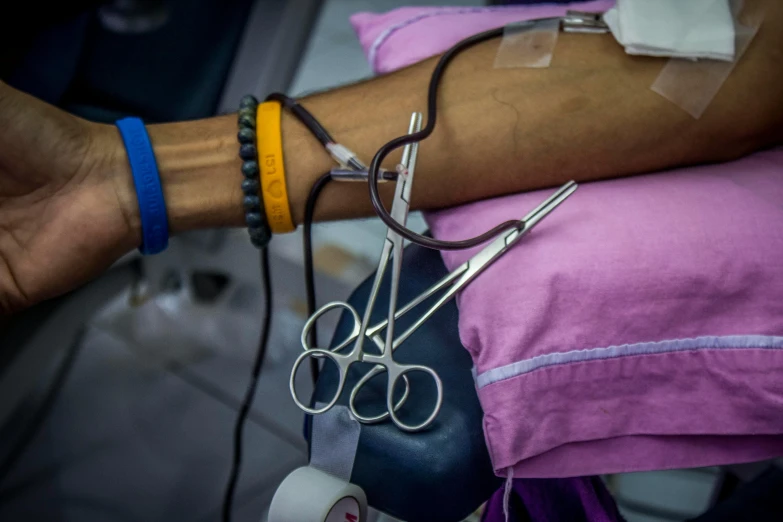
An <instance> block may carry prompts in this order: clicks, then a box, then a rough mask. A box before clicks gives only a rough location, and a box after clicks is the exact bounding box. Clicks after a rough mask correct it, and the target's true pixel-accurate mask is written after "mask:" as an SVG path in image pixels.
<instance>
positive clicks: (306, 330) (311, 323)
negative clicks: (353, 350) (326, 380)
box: [299, 301, 362, 359]
mask: <svg viewBox="0 0 783 522" xmlns="http://www.w3.org/2000/svg"><path fill="white" fill-rule="evenodd" d="M335 308H344V309H346V310H348V311H349V312H350V313H351V315H352V316H353V331H351V333H350V334H349V335H348V337H346V338H345V339H344V340H343V341H342V342H341V343H340V344H338V345H337V346H335V347H333V348H331V349H330V350H329V351H332V352H339V351H340V350H342V349H343V348H345V347H346V346H348V345H349V344H351V343H352V342H353V341H354V340H355V339H356V338H357V337H359V330H360V329H361V325H362V320H361V318H360V317H359V313H358V312H357V311H356V309H355V308H354V307H353V306H351V305H350V304H348V303H345V302H343V301H332V302H331V303H326V304H325V305H323V306H322V307H321V308H319V309H318V310H316V311H315V313H313V315H311V316H310V317H309V318H308V319H307V322H305V324H304V327H303V328H302V335H301V336H300V337H299V341H300V342H301V343H302V348H303V349H304V350H305V351H306V352H307V351H313V350H316V349H320V348H318V347H317V346H310V344H309V343H308V339H307V338H308V337H310V330H312V329H313V328H315V322H316V321H317V320H318V319H319V318H320V317H321V316H322V315H324V314H326V313H327V312H329V311H331V310H334V309H335ZM320 357H321V356H317V357H316V358H317V359H320Z"/></svg>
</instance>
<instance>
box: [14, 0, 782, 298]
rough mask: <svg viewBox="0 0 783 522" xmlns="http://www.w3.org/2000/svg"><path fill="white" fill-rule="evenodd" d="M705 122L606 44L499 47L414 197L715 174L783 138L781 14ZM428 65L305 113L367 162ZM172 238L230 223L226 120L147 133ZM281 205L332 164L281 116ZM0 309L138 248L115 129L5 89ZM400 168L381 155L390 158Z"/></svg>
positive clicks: (412, 105) (465, 78) (452, 108)
mask: <svg viewBox="0 0 783 522" xmlns="http://www.w3.org/2000/svg"><path fill="white" fill-rule="evenodd" d="M770 6H771V7H770V9H769V11H768V13H767V18H766V22H765V24H764V26H763V27H762V28H761V30H760V31H759V34H758V35H757V37H756V39H755V41H754V42H753V44H752V45H751V47H750V49H748V51H747V52H746V54H745V56H744V58H743V59H742V61H741V62H740V63H739V64H738V65H737V67H736V68H735V70H734V72H733V73H732V75H731V76H730V77H729V79H728V80H727V82H726V83H725V84H724V86H723V88H722V89H721V91H720V92H719V93H718V95H717V97H716V98H715V100H714V101H713V102H712V104H711V106H710V107H709V108H708V110H707V112H706V113H705V114H704V116H703V117H702V118H701V119H699V120H694V119H692V118H691V117H690V116H688V115H687V114H686V113H684V112H683V111H682V110H680V109H679V108H678V107H676V106H674V105H672V104H671V103H669V102H668V101H666V100H664V99H663V98H661V97H660V96H658V95H657V94H655V93H653V92H652V91H650V89H649V86H650V84H651V83H652V81H653V79H654V78H655V76H656V75H657V74H658V72H659V71H660V68H661V67H662V64H663V61H661V60H653V59H640V58H630V57H628V56H626V55H625V54H624V53H623V52H622V50H621V49H620V48H619V46H617V45H616V43H614V41H613V40H612V39H611V37H609V36H587V35H568V34H564V35H561V38H560V40H559V42H558V47H557V52H556V56H555V61H554V63H553V66H552V67H551V68H549V69H544V70H535V69H493V68H492V62H493V59H494V55H495V52H496V49H497V45H498V42H497V41H491V42H487V43H485V44H482V45H479V46H477V47H475V48H473V49H470V50H468V51H466V52H465V53H464V54H462V55H460V56H459V57H457V58H456V60H455V61H454V62H453V63H452V65H450V66H449V69H448V70H447V72H446V74H445V77H444V81H443V84H442V88H441V90H440V98H439V116H438V118H439V119H438V125H437V127H436V128H435V132H434V134H433V135H432V137H431V138H430V139H429V140H427V141H425V142H424V143H423V144H422V146H421V154H420V159H419V163H418V170H419V173H420V174H419V176H418V180H417V187H416V191H415V194H414V205H415V206H416V207H418V208H438V207H445V206H449V205H455V204H458V203H463V202H467V201H471V200H475V199H480V198H485V197H489V196H494V195H499V194H504V193H511V192H517V191H523V190H530V189H534V188H540V187H545V186H551V185H554V184H558V183H561V182H563V181H565V180H567V179H572V178H573V179H577V180H594V179H603V178H609V177H616V176H624V175H630V174H635V173H640V172H648V171H652V170H657V169H662V168H666V167H671V166H676V165H684V164H693V163H703V162H711V161H724V160H728V159H731V158H736V157H738V156H741V155H743V154H746V153H748V152H751V151H753V150H756V149H758V148H761V147H764V146H767V145H770V144H773V143H777V142H779V141H780V139H781V122H783V96H781V94H780V87H779V86H780V84H781V82H783V70H781V68H780V67H779V63H780V61H781V55H783V35H781V34H780V32H779V31H777V28H778V27H780V24H781V22H783V5H781V4H780V3H779V2H771V3H770ZM433 66H434V59H433V60H427V61H425V62H422V63H420V64H417V65H414V66H412V67H409V68H407V69H405V70H403V71H400V72H398V73H395V74H390V75H387V76H384V77H381V78H377V79H374V80H371V81H369V82H366V83H361V84H357V85H353V86H349V87H345V88H342V89H339V90H335V91H332V92H328V93H323V94H320V95H316V96H313V97H310V98H307V99H305V100H304V101H303V104H304V105H305V106H307V107H308V108H309V109H310V110H311V111H312V112H313V113H314V114H315V115H316V116H317V117H318V118H319V119H320V120H321V121H322V122H323V123H324V125H325V126H326V127H327V128H328V129H329V130H330V131H331V132H332V134H333V135H334V136H335V138H336V139H337V140H339V141H340V142H343V143H345V144H346V145H348V146H350V147H351V148H352V149H353V150H355V151H356V152H358V153H359V154H360V155H361V157H362V158H363V159H365V161H369V159H370V158H371V156H372V154H373V153H374V151H375V149H376V148H377V147H378V146H379V145H380V144H382V143H384V142H385V141H387V140H388V139H390V138H392V137H395V136H397V135H399V134H401V133H402V132H401V129H405V128H406V124H407V121H408V118H409V115H410V112H411V111H413V110H423V109H424V108H425V98H424V97H425V92H426V85H427V82H428V81H429V77H430V72H431V70H432V68H433ZM149 133H150V136H151V139H152V142H153V146H154V148H155V151H156V156H157V159H158V163H159V167H160V169H161V176H162V182H163V186H164V192H165V195H166V201H167V207H168V213H169V220H170V226H171V229H172V232H174V233H176V232H181V231H184V230H190V229H196V228H205V227H217V226H241V225H242V224H243V223H242V220H243V212H242V208H241V193H240V188H239V183H240V177H241V176H240V173H239V159H238V158H237V150H238V145H237V143H236V139H235V134H236V120H235V116H234V115H227V116H221V117H216V118H211V119H207V120H201V121H194V122H182V123H172V124H165V125H151V126H150V127H149ZM283 142H284V148H285V159H286V172H287V179H288V185H289V195H290V198H291V208H292V211H293V215H294V219H295V221H296V222H301V219H302V215H303V209H304V202H305V199H306V197H307V193H308V192H309V189H310V186H311V184H312V183H313V181H314V180H315V179H316V178H317V177H318V176H319V175H320V174H321V173H323V172H324V171H326V170H327V169H328V168H329V167H330V165H331V161H330V159H329V158H328V156H327V155H326V153H325V152H324V151H323V149H322V148H321V147H320V145H318V144H317V142H316V141H315V140H314V139H313V138H311V137H310V136H309V134H307V132H306V131H305V130H304V128H303V127H301V126H300V125H299V124H298V122H296V121H294V120H293V119H292V118H291V117H290V116H288V115H286V116H285V117H284V120H283ZM0 150H2V151H3V153H2V154H0V310H10V309H12V308H18V307H21V306H24V305H27V304H31V303H33V302H36V301H39V300H41V299H44V298H47V297H50V296H52V295H56V294H58V293H62V292H64V291H67V290H69V289H71V288H73V287H74V286H76V285H77V284H79V283H81V282H83V281H86V280H88V279H89V278H90V277H93V276H94V275H95V274H97V273H98V272H99V271H100V270H101V269H102V268H104V267H106V266H108V265H109V264H111V262H113V261H114V260H115V259H117V258H118V257H119V256H120V255H121V254H122V253H123V252H125V251H128V250H130V249H132V248H134V247H135V246H137V245H138V244H139V242H140V237H141V235H140V231H139V222H138V208H137V205H136V199H135V193H134V190H133V185H132V181H131V178H130V174H129V168H128V165H127V159H126V157H125V152H124V148H123V146H122V143H121V140H120V137H119V134H118V133H117V131H116V130H115V129H114V128H113V127H111V126H105V125H95V124H89V123H87V122H84V121H82V120H78V119H76V118H73V117H70V116H68V115H65V114H64V113H62V112H60V111H58V110H56V109H54V108H52V107H49V106H46V105H44V104H42V103H40V102H38V101H37V100H34V99H32V98H30V97H28V96H25V95H23V94H21V93H18V92H16V91H13V90H12V89H10V88H9V87H7V86H4V85H2V84H0ZM394 159H395V158H392V160H394ZM369 212H370V204H369V198H368V196H367V188H366V186H362V185H356V184H331V186H330V187H329V188H327V190H326V191H325V193H324V194H323V196H322V198H321V202H320V203H319V210H318V215H317V217H318V218H319V219H341V218H351V217H357V216H362V215H368V214H369Z"/></svg>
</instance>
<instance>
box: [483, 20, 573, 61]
mask: <svg viewBox="0 0 783 522" xmlns="http://www.w3.org/2000/svg"><path fill="white" fill-rule="evenodd" d="M558 34H560V19H559V18H551V19H550V18H548V19H543V20H528V21H524V22H516V23H513V24H509V25H507V26H505V27H504V28H503V39H502V40H501V41H500V47H498V52H497V54H496V55H495V64H494V67H495V68H496V69H510V68H515V67H529V68H546V67H549V64H551V63H552V55H553V54H554V52H555V45H557V36H558Z"/></svg>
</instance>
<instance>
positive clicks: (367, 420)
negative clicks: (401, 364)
mask: <svg viewBox="0 0 783 522" xmlns="http://www.w3.org/2000/svg"><path fill="white" fill-rule="evenodd" d="M385 370H386V367H385V366H383V365H382V364H376V365H375V366H373V368H372V369H371V370H370V371H369V372H367V373H365V374H364V375H363V376H362V378H361V379H359V381H358V382H357V383H356V385H355V386H354V387H353V388H352V389H351V396H350V397H349V399H348V406H349V407H350V409H351V414H352V415H353V416H354V417H356V420H358V421H359V422H361V423H362V424H377V423H379V422H383V421H385V420H386V419H388V418H389V412H384V413H381V414H379V415H375V416H374V417H367V416H364V415H362V414H361V413H359V410H358V409H357V408H356V404H355V402H356V397H357V396H358V395H359V390H361V389H362V386H364V385H365V384H367V383H368V382H370V380H372V378H373V377H375V376H376V375H379V374H381V373H382V372H384V371H385ZM402 379H403V381H405V391H404V392H403V394H402V397H400V400H399V401H397V404H395V405H394V409H395V410H399V409H400V408H402V406H403V405H404V404H405V401H407V400H408V396H410V392H411V383H410V382H409V381H408V377H407V376H406V375H403V376H402Z"/></svg>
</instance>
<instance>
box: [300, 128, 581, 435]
mask: <svg viewBox="0 0 783 522" xmlns="http://www.w3.org/2000/svg"><path fill="white" fill-rule="evenodd" d="M420 125H421V115H418V114H415V113H414V117H413V118H412V120H411V129H410V131H409V133H413V132H416V129H417V128H419V127H420ZM417 145H418V144H417V143H414V144H410V145H407V146H406V148H405V149H404V150H403V161H402V163H401V166H400V167H398V171H399V172H400V175H399V176H398V179H397V188H396V190H395V198H394V203H393V205H392V211H391V214H392V216H393V217H394V219H395V220H397V221H398V222H400V223H402V224H404V222H405V219H406V218H407V214H408V206H409V205H408V201H409V199H410V198H409V196H410V189H411V185H412V179H413V172H414V167H415V161H416V155H417V152H418V150H417ZM576 188H577V184H576V183H574V182H573V181H571V182H568V183H566V184H565V185H563V186H562V187H560V189H559V190H558V191H557V192H555V193H554V194H553V195H552V196H550V197H549V198H548V199H547V200H546V201H544V202H543V203H541V204H540V205H539V206H538V207H536V208H535V209H534V210H533V211H531V212H530V213H529V214H528V215H527V216H525V217H524V219H523V221H524V226H523V227H521V228H519V229H515V230H511V231H508V232H506V233H504V234H502V235H501V236H498V237H497V238H495V239H494V240H493V241H492V242H491V243H489V245H487V246H486V247H484V248H483V249H482V250H481V251H480V252H479V253H477V254H476V255H474V256H473V257H472V258H470V259H469V260H468V261H466V262H464V263H463V264H462V265H460V266H459V267H457V268H456V269H455V270H454V271H452V272H451V273H449V274H448V275H446V276H445V277H443V278H442V279H441V280H440V281H438V282H437V283H435V284H434V285H432V286H431V287H430V288H429V289H427V290H425V291H424V292H423V293H421V294H420V295H419V296H418V297H416V298H415V299H413V300H412V301H411V302H409V303H408V304H406V305H405V306H403V307H402V308H401V309H399V310H396V302H397V289H398V285H399V278H400V271H401V267H402V243H403V241H402V237H400V236H399V235H398V234H397V233H396V232H394V231H393V230H391V229H389V231H388V232H387V236H386V241H385V243H384V249H383V252H382V254H381V260H380V263H379V267H378V271H377V272H376V274H375V280H374V282H373V286H372V289H371V292H370V297H369V299H368V304H367V309H366V310H365V314H364V317H363V319H362V320H361V321H360V320H359V314H358V313H357V311H356V310H355V309H354V308H353V307H352V306H351V305H350V304H348V303H344V302H332V303H328V304H326V305H324V306H323V307H321V308H320V309H319V310H318V311H316V312H315V313H314V314H313V316H312V317H310V318H309V319H308V321H307V322H306V323H305V326H304V328H303V329H302V336H301V342H302V347H303V348H304V349H305V351H304V353H302V354H301V355H300V356H299V357H298V358H297V359H296V362H295V363H294V367H293V369H292V371H291V378H290V381H289V388H290V391H291V395H292V396H293V399H294V401H295V402H296V404H297V406H299V408H301V409H302V410H303V411H305V412H306V413H310V414H320V413H324V412H326V411H328V410H329V409H330V408H332V407H333V406H334V405H335V404H336V403H337V400H338V399H339V397H340V395H341V394H342V391H343V389H344V387H345V381H346V378H347V375H348V369H349V367H350V366H351V365H352V364H353V363H355V362H369V363H375V366H374V367H373V368H372V369H371V370H370V371H369V372H367V373H366V374H365V375H364V376H362V377H361V378H360V379H359V381H358V382H357V383H356V385H355V386H354V387H353V389H352V390H351V394H350V399H349V409H350V411H351V414H352V415H353V416H354V417H356V418H357V420H359V421H360V422H363V423H375V422H380V421H383V420H385V419H387V418H389V417H390V418H391V419H392V421H393V422H394V424H395V425H396V426H397V427H398V428H400V429H402V430H404V431H409V432H415V431H419V430H422V429H424V428H426V427H428V426H429V425H430V424H431V423H432V422H433V421H434V420H435V418H436V417H437V415H438V413H439V412H440V407H441V405H442V401H443V384H442V382H441V380H440V378H439V377H438V375H437V373H436V372H435V371H434V370H432V369H431V368H429V367H426V366H421V365H403V364H399V363H397V362H395V361H394V359H393V353H394V351H396V350H397V348H398V347H399V346H400V345H401V344H402V343H403V342H405V341H406V340H407V339H408V338H409V337H410V336H411V335H412V334H413V333H414V332H415V331H416V330H417V329H418V328H419V327H420V326H421V325H422V324H424V323H425V322H426V321H427V320H428V319H429V318H430V317H432V315H433V314H434V313H435V312H436V311H437V310H439V309H440V308H441V307H442V306H443V305H444V304H445V303H447V302H448V301H449V300H450V299H451V298H452V297H454V296H455V295H456V293H457V292H458V291H459V290H461V289H462V288H464V287H465V286H466V285H467V284H469V283H470V282H471V281H473V280H474V279H475V278H476V277H477V276H478V275H479V274H480V273H481V272H482V271H483V270H484V269H486V268H487V267H488V266H489V265H490V264H491V263H492V262H493V261H495V260H496V259H497V258H498V257H500V256H501V255H502V254H503V253H505V252H506V251H507V250H508V249H509V248H511V247H512V246H513V245H514V244H515V243H516V242H517V241H519V240H520V239H522V237H524V236H525V235H526V234H527V233H528V232H530V231H531V230H532V229H533V228H534V227H535V226H536V225H537V224H538V223H539V222H540V221H541V220H542V219H543V218H544V217H546V216H547V215H548V214H549V213H550V212H552V211H553V210H554V209H555V208H557V207H558V206H559V205H560V204H561V203H562V202H563V201H565V200H566V199H567V198H568V197H569V196H570V195H571V194H573V193H574V191H575V190H576ZM392 254H393V256H394V265H393V266H392V279H391V292H390V293H391V296H390V303H389V305H390V306H389V313H388V317H387V319H385V320H383V321H381V322H379V323H377V324H375V325H373V326H369V321H370V314H371V313H372V309H373V305H374V303H375V299H376V297H377V294H378V290H379V288H380V284H381V280H382V277H383V273H384V272H385V268H386V265H387V263H388V260H389V257H390V255H392ZM443 290H445V292H444V293H443V294H442V295H441V296H440V297H439V298H438V299H437V300H436V301H435V303H434V304H433V305H432V306H430V307H429V308H428V309H427V310H426V311H425V312H424V313H423V314H422V315H421V316H420V317H418V318H417V319H416V321H415V322H414V323H413V324H412V325H411V326H409V327H408V328H407V329H406V330H405V331H404V332H403V333H402V334H400V336H399V337H397V338H396V339H395V338H394V321H395V320H396V319H398V318H400V317H402V316H403V315H405V314H406V313H408V312H409V311H411V310H412V309H413V308H415V307H417V306H418V305H419V304H421V303H423V302H424V301H426V300H428V299H429V298H430V297H433V296H434V295H436V294H437V293H438V292H440V291H443ZM335 308H344V309H346V310H347V311H348V312H350V313H351V315H352V316H353V320H354V328H353V330H352V332H351V334H350V335H349V336H348V337H347V338H346V339H344V340H343V341H342V342H340V343H339V344H338V345H337V346H335V347H334V348H332V349H331V350H327V349H322V348H316V347H311V346H309V345H308V342H307V339H308V337H309V333H310V330H311V329H312V328H313V327H314V325H315V323H316V321H317V319H318V318H319V317H320V316H322V315H323V314H325V313H327V312H328V311H330V310H333V309H335ZM384 329H386V336H385V341H384V340H382V339H381V337H380V332H381V331H382V330H384ZM365 337H369V338H370V339H371V340H372V341H373V342H374V343H375V345H376V346H377V347H378V348H379V349H380V350H381V353H380V355H375V354H368V353H366V352H364V351H363V350H362V346H363V343H364V342H365ZM351 343H354V346H353V348H352V349H351V351H350V352H349V353H348V354H341V353H337V352H339V351H341V350H343V349H344V348H345V347H347V346H348V345H350V344H351ZM309 357H318V358H324V357H325V358H328V359H330V360H331V361H333V362H334V363H335V364H336V365H337V367H338V371H339V376H338V383H337V390H336V392H335V395H334V397H333V398H332V399H331V400H330V401H329V403H327V404H326V405H325V406H322V407H321V408H310V407H309V406H307V405H305V404H303V403H302V402H301V401H300V400H299V398H298V396H297V394H296V389H295V376H296V373H297V370H298V368H299V366H300V365H301V364H302V363H303V362H304V361H305V360H306V359H307V358H309ZM383 371H387V372H388V383H387V393H386V412H384V413H382V414H380V415H377V416H374V417H367V416H364V415H362V414H360V413H359V412H358V411H357V409H356V406H355V401H356V397H357V395H358V393H359V391H360V390H361V388H362V387H363V386H364V385H365V384H367V382H369V381H370V380H371V379H372V378H373V377H374V376H376V375H378V374H380V373H381V372H383ZM413 371H420V372H425V373H427V374H429V375H430V376H431V377H432V379H433V380H434V382H435V387H436V394H437V396H436V399H435V405H434V408H433V410H432V412H431V413H430V415H429V416H428V417H427V418H426V419H425V420H424V421H423V422H421V423H419V424H415V425H409V424H406V423H404V422H402V421H401V420H400V419H399V418H398V416H397V415H396V411H397V410H398V409H399V408H400V407H401V406H402V405H403V404H404V402H405V401H406V400H407V398H408V396H409V391H410V383H409V381H408V379H407V378H406V374H407V373H410V372H413ZM400 378H402V379H403V382H404V384H405V390H404V393H403V395H402V397H401V398H400V399H399V400H398V402H397V404H394V390H395V388H396V383H397V381H398V380H399V379H400Z"/></svg>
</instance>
